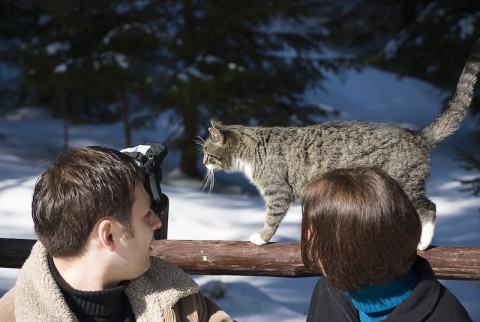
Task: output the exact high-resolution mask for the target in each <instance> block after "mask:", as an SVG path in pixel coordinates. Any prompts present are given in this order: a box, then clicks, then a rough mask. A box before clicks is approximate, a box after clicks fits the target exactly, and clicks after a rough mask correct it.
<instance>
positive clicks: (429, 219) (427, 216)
mask: <svg viewBox="0 0 480 322" xmlns="http://www.w3.org/2000/svg"><path fill="white" fill-rule="evenodd" d="M414 204H415V206H416V209H417V212H418V214H419V216H420V221H421V223H422V235H421V237H420V242H419V243H418V247H417V249H418V250H425V249H427V247H428V246H430V244H431V243H432V239H433V234H434V232H435V219H436V206H435V204H434V203H433V202H432V201H430V200H429V199H428V198H426V197H425V198H423V199H421V200H419V201H417V202H414Z"/></svg>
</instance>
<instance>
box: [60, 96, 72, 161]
mask: <svg viewBox="0 0 480 322" xmlns="http://www.w3.org/2000/svg"><path fill="white" fill-rule="evenodd" d="M59 101H60V102H59V103H60V109H61V111H62V120H63V151H67V150H68V146H69V144H70V143H69V141H70V140H69V135H68V126H69V118H68V112H67V98H66V94H65V91H63V90H61V91H60V94H59Z"/></svg>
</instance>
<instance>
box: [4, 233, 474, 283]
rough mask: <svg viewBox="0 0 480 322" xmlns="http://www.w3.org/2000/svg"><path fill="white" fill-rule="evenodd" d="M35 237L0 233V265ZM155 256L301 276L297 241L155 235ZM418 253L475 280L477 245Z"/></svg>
mask: <svg viewBox="0 0 480 322" xmlns="http://www.w3.org/2000/svg"><path fill="white" fill-rule="evenodd" d="M34 243H35V240H29V239H6V238H0V267H8V268H20V267H21V265H22V264H23V262H24V261H25V259H26V258H27V257H28V255H29V253H30V250H31V248H32V246H33V244H34ZM153 248H154V256H157V257H159V258H162V259H164V260H167V261H169V262H171V263H173V264H175V265H177V266H178V267H180V268H182V269H183V270H185V271H186V272H187V273H190V274H208V275H247V276H279V277H304V276H314V275H315V274H312V273H310V272H309V271H308V270H307V269H306V268H305V266H303V263H302V260H301V256H300V243H298V242H289V243H269V244H267V245H263V246H256V245H254V244H252V243H250V242H242V241H205V240H157V241H155V242H154V245H153ZM418 254H419V255H420V256H422V257H424V258H426V259H427V260H428V261H429V262H430V264H431V265H432V267H433V270H434V271H435V274H436V276H437V278H439V279H458V280H480V247H443V246H442V247H441V246H432V247H431V248H429V249H428V250H426V251H419V252H418Z"/></svg>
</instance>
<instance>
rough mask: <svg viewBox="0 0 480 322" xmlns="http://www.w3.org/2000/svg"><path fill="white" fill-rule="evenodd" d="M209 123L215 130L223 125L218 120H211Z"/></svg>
mask: <svg viewBox="0 0 480 322" xmlns="http://www.w3.org/2000/svg"><path fill="white" fill-rule="evenodd" d="M210 122H211V123H212V126H213V127H216V128H219V127H222V126H223V125H224V124H223V123H222V121H220V120H219V119H211V120H210Z"/></svg>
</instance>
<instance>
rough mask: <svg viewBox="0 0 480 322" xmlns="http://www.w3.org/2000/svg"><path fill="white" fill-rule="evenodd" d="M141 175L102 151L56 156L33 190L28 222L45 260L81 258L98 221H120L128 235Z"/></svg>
mask: <svg viewBox="0 0 480 322" xmlns="http://www.w3.org/2000/svg"><path fill="white" fill-rule="evenodd" d="M139 182H141V183H143V173H142V171H141V169H140V168H139V167H138V166H137V165H136V164H135V162H134V161H133V159H132V158H131V157H129V156H127V155H125V154H123V153H121V152H118V151H116V150H112V149H108V148H103V147H85V148H78V149H72V150H69V151H66V152H64V153H63V154H61V155H60V156H59V157H58V159H57V160H55V161H54V162H53V163H52V164H51V166H50V167H49V168H48V169H47V170H46V171H45V172H44V173H43V174H42V176H41V177H40V178H39V180H38V181H37V184H36V185H35V190H34V194H33V202H32V217H33V223H34V227H35V232H36V234H37V236H38V239H39V240H40V241H41V242H42V243H43V245H44V246H45V248H46V249H47V251H48V252H49V254H50V255H52V256H54V257H62V258H66V257H76V256H79V255H81V254H82V253H83V251H84V249H85V246H86V243H87V240H88V238H89V235H90V233H91V232H92V229H93V227H94V226H95V224H96V223H97V221H98V220H100V219H102V218H110V219H113V220H116V221H118V222H120V223H121V224H122V225H123V226H124V227H125V228H126V232H127V234H129V235H132V234H133V231H132V230H131V218H130V217H131V212H132V206H133V202H134V196H135V187H136V185H137V184H139Z"/></svg>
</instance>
